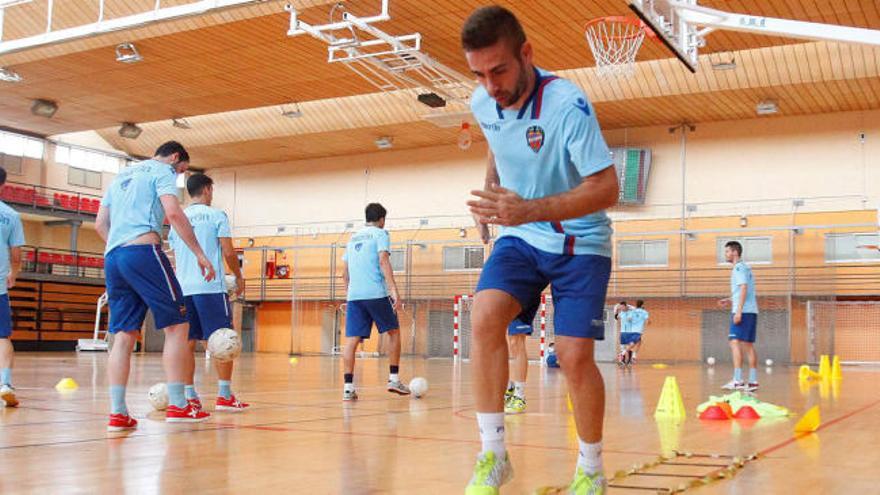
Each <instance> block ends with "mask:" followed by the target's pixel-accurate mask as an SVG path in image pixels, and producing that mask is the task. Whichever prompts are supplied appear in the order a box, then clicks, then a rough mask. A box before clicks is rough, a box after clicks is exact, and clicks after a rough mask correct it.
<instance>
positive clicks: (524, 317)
mask: <svg viewBox="0 0 880 495" xmlns="http://www.w3.org/2000/svg"><path fill="white" fill-rule="evenodd" d="M540 306H541V300H540V299H538V300H537V301H535V302H534V303H533V304H532V305H530V306H529V307H528V308H526V309H524V310H523V311H522V313H520V314H519V316H517V317H516V319H514V320H513V321H512V322H510V325H509V326H508V327H507V335H531V334H532V331H534V327H533V326H532V323H534V321H535V315H537V314H538V309H539V308H540Z"/></svg>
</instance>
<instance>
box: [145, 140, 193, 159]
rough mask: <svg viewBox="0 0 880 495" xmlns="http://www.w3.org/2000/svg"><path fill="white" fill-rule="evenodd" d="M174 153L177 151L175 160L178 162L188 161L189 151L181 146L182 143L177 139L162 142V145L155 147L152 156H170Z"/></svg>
mask: <svg viewBox="0 0 880 495" xmlns="http://www.w3.org/2000/svg"><path fill="white" fill-rule="evenodd" d="M174 153H177V161H179V162H188V161H189V153H187V152H186V148H184V147H183V145H182V144H180V143H178V142H177V141H168V142H165V143H162V146H159V147H158V148H156V154H155V155H154V156H162V157H165V156H171V155H173V154H174Z"/></svg>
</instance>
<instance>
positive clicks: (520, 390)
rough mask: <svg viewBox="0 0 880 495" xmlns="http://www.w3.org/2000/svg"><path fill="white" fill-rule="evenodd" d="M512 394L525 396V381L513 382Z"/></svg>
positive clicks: (523, 397) (522, 397)
mask: <svg viewBox="0 0 880 495" xmlns="http://www.w3.org/2000/svg"><path fill="white" fill-rule="evenodd" d="M513 395H515V396H517V397H519V398H520V399H525V398H526V382H513Z"/></svg>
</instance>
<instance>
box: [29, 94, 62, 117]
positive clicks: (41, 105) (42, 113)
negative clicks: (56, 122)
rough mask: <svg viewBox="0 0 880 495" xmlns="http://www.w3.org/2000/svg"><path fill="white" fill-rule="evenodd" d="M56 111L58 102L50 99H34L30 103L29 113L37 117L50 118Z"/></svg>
mask: <svg viewBox="0 0 880 495" xmlns="http://www.w3.org/2000/svg"><path fill="white" fill-rule="evenodd" d="M57 111H58V104H57V103H55V102H54V101H52V100H43V99H40V98H38V99H36V100H34V101H33V103H31V113H32V114H34V115H37V116H39V117H46V118H47V119H51V118H52V116H53V115H55V112H57Z"/></svg>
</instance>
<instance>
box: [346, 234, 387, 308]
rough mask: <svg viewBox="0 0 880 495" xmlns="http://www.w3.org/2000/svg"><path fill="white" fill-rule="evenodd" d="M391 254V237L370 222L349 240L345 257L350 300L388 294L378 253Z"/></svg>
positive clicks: (381, 296) (373, 297)
mask: <svg viewBox="0 0 880 495" xmlns="http://www.w3.org/2000/svg"><path fill="white" fill-rule="evenodd" d="M382 251H386V252H388V253H391V237H390V236H389V235H388V232H386V231H385V230H383V229H380V228H379V227H373V226H371V225H368V226H366V227H364V228H362V229H361V230H359V231H357V232H355V233H354V234H353V235H352V236H351V240H349V241H348V245H347V246H346V248H345V254H343V255H342V259H343V260H344V261H345V262H346V263H347V264H348V277H349V282H348V296H347V299H348V300H349V301H362V300H366V299H380V298H383V297H388V287H387V286H386V285H385V275H383V274H382V268H381V267H380V266H379V253H381V252H382Z"/></svg>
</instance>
